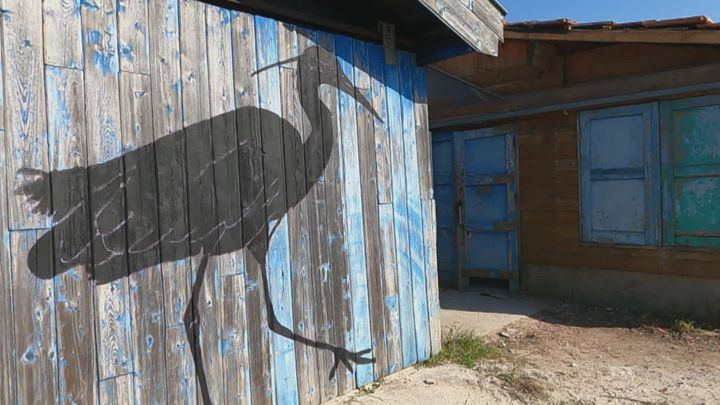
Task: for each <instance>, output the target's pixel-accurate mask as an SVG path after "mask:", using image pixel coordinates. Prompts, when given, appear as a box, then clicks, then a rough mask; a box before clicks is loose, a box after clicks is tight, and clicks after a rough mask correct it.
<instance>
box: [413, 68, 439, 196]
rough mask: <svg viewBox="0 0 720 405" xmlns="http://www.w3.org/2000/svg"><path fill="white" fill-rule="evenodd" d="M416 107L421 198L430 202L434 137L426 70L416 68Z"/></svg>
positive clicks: (414, 96) (414, 80) (414, 89)
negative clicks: (429, 109) (429, 119)
mask: <svg viewBox="0 0 720 405" xmlns="http://www.w3.org/2000/svg"><path fill="white" fill-rule="evenodd" d="M413 83H414V86H413V99H414V105H415V136H416V139H417V140H416V144H417V153H418V157H417V160H418V169H419V176H420V179H419V181H420V198H421V199H423V200H429V199H432V198H434V196H433V175H432V174H433V162H432V136H431V135H430V129H429V128H428V98H427V97H428V96H427V74H426V72H425V68H421V67H418V68H415V72H414V79H413Z"/></svg>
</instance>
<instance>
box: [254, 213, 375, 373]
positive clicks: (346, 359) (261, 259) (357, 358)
mask: <svg viewBox="0 0 720 405" xmlns="http://www.w3.org/2000/svg"><path fill="white" fill-rule="evenodd" d="M276 229H277V226H275V227H273V229H272V231H271V232H270V233H269V234H270V235H272V234H273V233H274V231H275V230H276ZM268 243H269V240H268ZM251 251H252V252H253V255H254V256H255V260H257V262H258V263H259V264H260V266H259V267H260V273H261V274H260V275H261V277H262V284H263V296H264V298H265V308H266V311H267V318H268V327H269V328H270V330H271V331H273V332H274V333H277V334H278V335H280V336H282V337H285V338H287V339H290V340H293V341H295V342H298V343H301V344H304V345H306V346H310V347H314V348H317V349H320V350H328V351H331V352H332V353H333V355H334V357H335V361H334V363H333V366H332V369H331V370H330V377H329V379H330V380H332V379H333V377H334V376H335V372H336V370H337V368H338V366H339V364H340V363H341V362H342V364H343V365H344V366H345V367H347V368H348V370H350V371H352V370H353V367H352V363H355V364H374V363H375V358H372V357H371V358H367V357H363V356H365V355H366V354H368V353H370V352H371V351H372V349H365V350H361V351H358V352H351V351H349V350H348V349H345V348H343V347H340V346H334V345H332V344H330V343H327V342H320V341H316V340H312V339H309V338H307V337H305V336H302V335H298V334H297V333H295V332H293V331H292V330H291V329H290V328H288V327H287V326H285V325H283V324H281V323H280V320H278V318H277V315H275V307H274V306H273V302H272V298H271V297H270V284H269V282H268V274H267V272H268V268H267V262H266V260H265V254H266V252H267V249H252V247H251Z"/></svg>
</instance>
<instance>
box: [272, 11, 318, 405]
mask: <svg viewBox="0 0 720 405" xmlns="http://www.w3.org/2000/svg"><path fill="white" fill-rule="evenodd" d="M278 29H279V34H278V52H279V58H280V60H281V61H284V60H290V62H286V63H284V64H282V65H281V66H280V100H281V104H282V105H281V109H282V112H283V119H284V120H283V139H284V142H285V145H284V149H285V179H286V182H287V201H288V230H289V236H290V266H291V275H292V291H293V295H294V296H293V300H292V301H293V302H292V303H293V319H294V321H295V324H294V325H293V329H294V331H295V333H296V334H298V335H300V336H303V337H306V338H308V339H310V340H316V332H315V319H314V318H315V317H314V305H313V302H314V299H313V297H314V293H315V291H314V287H313V283H312V274H311V272H312V271H316V270H315V269H313V268H312V267H311V262H310V232H308V231H309V228H308V226H309V217H308V201H307V199H306V198H305V197H306V195H307V193H308V189H307V184H306V178H305V174H306V161H305V150H304V142H305V139H306V138H307V136H308V134H305V132H304V131H303V110H302V105H301V94H300V72H299V70H298V69H299V63H298V61H297V60H292V58H297V57H298V56H299V42H298V31H297V27H295V26H294V25H289V24H283V23H281V24H280V25H279V27H278ZM318 138H321V137H318ZM315 146H320V147H322V144H320V145H315ZM295 362H296V364H297V375H298V391H299V401H300V403H303V404H314V403H319V389H318V380H317V379H318V377H317V375H318V374H317V372H318V370H317V351H316V350H315V349H314V348H313V347H311V346H309V345H306V344H304V343H302V342H295Z"/></svg>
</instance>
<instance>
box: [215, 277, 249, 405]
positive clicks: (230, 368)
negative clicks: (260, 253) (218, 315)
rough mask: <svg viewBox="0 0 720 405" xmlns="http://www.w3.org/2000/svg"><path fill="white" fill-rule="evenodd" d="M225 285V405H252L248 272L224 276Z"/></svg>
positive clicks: (223, 340)
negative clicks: (246, 296)
mask: <svg viewBox="0 0 720 405" xmlns="http://www.w3.org/2000/svg"><path fill="white" fill-rule="evenodd" d="M222 288H223V294H222V296H223V301H222V305H223V308H222V309H223V319H222V321H223V331H222V348H221V353H222V356H223V381H224V382H225V389H224V400H225V402H224V403H226V404H249V403H250V398H251V393H250V370H249V369H248V364H249V359H248V341H247V321H246V320H247V315H246V313H245V311H246V307H247V305H246V301H245V274H243V273H241V274H236V275H231V276H225V277H223V280H222Z"/></svg>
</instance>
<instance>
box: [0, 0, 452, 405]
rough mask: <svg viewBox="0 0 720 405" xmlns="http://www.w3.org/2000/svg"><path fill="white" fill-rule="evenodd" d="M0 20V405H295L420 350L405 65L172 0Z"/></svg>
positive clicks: (415, 162)
mask: <svg viewBox="0 0 720 405" xmlns="http://www.w3.org/2000/svg"><path fill="white" fill-rule="evenodd" d="M1 15H2V19H1V24H2V27H1V30H2V41H1V42H0V45H1V46H2V58H3V63H2V72H1V77H2V80H1V81H0V84H2V87H3V91H2V92H0V94H2V95H3V97H2V98H0V100H1V102H0V105H2V114H0V130H1V131H2V137H1V139H2V140H3V142H2V144H1V145H0V169H1V170H0V206H1V207H2V208H1V210H0V232H1V234H2V244H0V269H1V270H2V271H0V340H2V341H3V342H4V343H3V345H2V347H0V402H2V403H54V402H63V403H64V402H72V403H160V404H162V403H196V402H202V403H215V404H220V403H255V404H264V403H279V404H291V403H318V402H320V401H325V400H328V399H330V398H332V397H335V396H337V395H340V394H342V393H344V392H346V391H348V390H350V389H352V388H354V387H356V386H362V385H365V384H367V383H369V382H371V381H373V380H375V379H377V378H380V377H382V376H384V375H387V374H389V373H393V372H395V371H398V370H399V369H402V368H404V367H408V366H410V365H411V364H414V363H416V362H418V361H422V360H424V359H427V358H429V357H430V356H431V355H432V354H433V353H436V352H437V351H438V350H439V348H440V329H439V319H438V318H439V317H438V298H437V271H436V263H435V250H434V249H435V248H434V243H427V244H426V243H423V240H424V239H430V241H431V242H432V239H433V237H434V235H435V225H434V224H435V222H434V201H433V199H432V186H431V176H430V159H429V134H428V129H427V128H428V126H427V104H426V103H427V102H426V92H425V72H424V70H423V69H421V68H418V67H416V63H415V56H414V55H412V54H409V53H405V52H401V53H400V55H399V58H398V63H397V64H394V65H391V64H386V63H385V60H384V52H383V49H382V47H381V46H380V45H376V44H368V43H365V42H362V41H358V40H354V39H352V38H349V37H345V36H340V35H334V34H330V33H327V32H320V31H314V30H310V29H305V28H302V27H297V26H294V25H289V24H284V23H282V22H278V21H275V20H272V19H269V18H264V17H258V16H253V15H249V14H244V13H239V12H235V11H230V10H224V9H220V8H217V7H214V6H210V5H206V4H205V3H203V2H200V1H191V0H164V1H159V0H158V1H151V2H146V1H118V2H116V1H115V0H95V1H82V2H66V1H59V0H58V1H49V0H45V1H41V0H31V1H28V0H22V1H21V0H7V1H5V2H4V3H3V10H2V12H1Z"/></svg>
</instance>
